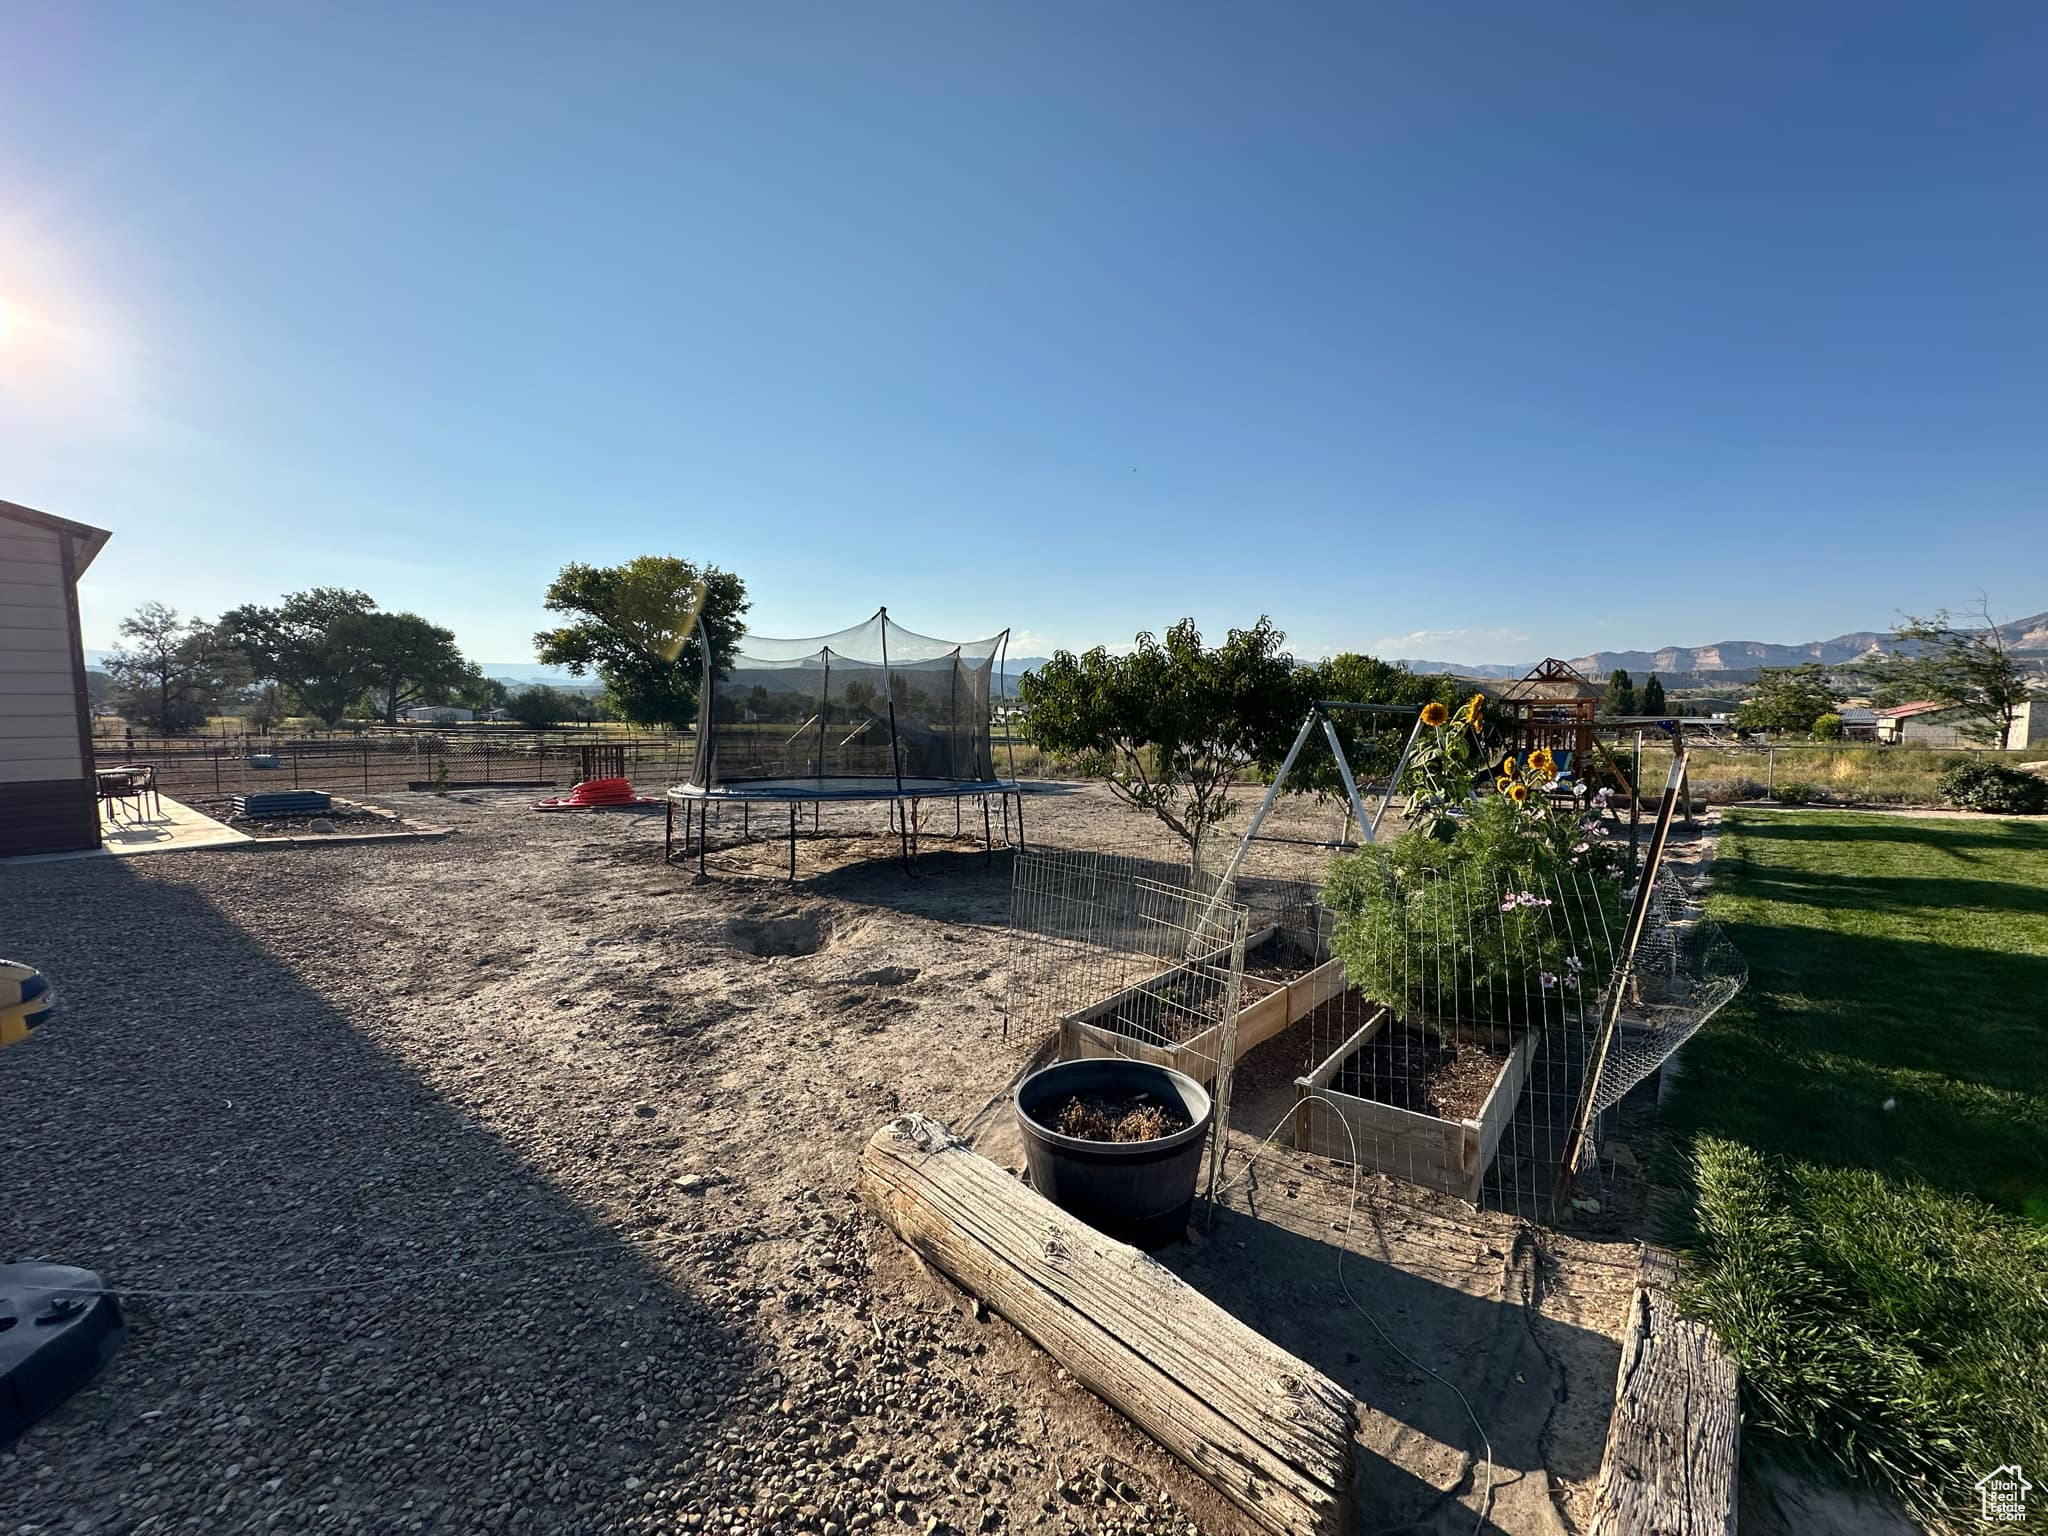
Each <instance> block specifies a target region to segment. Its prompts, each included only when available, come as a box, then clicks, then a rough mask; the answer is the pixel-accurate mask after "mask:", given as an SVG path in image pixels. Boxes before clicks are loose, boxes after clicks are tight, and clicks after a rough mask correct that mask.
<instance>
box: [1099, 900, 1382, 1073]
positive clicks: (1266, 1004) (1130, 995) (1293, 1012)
mask: <svg viewBox="0 0 2048 1536" xmlns="http://www.w3.org/2000/svg"><path fill="white" fill-rule="evenodd" d="M1276 938H1280V939H1287V940H1291V941H1292V942H1294V943H1296V944H1298V945H1299V946H1300V947H1302V948H1303V949H1306V950H1308V951H1310V952H1311V953H1313V952H1314V948H1315V943H1314V937H1313V935H1310V934H1308V933H1305V932H1304V931H1302V930H1300V929H1297V928H1286V927H1282V926H1281V925H1279V924H1277V923H1276V924H1272V925H1270V926H1268V927H1265V928H1261V929H1260V930H1259V931H1258V932H1257V933H1254V934H1252V935H1250V936H1249V937H1248V938H1247V939H1246V940H1245V952H1246V953H1247V954H1249V953H1250V952H1251V951H1253V950H1255V949H1257V948H1259V947H1260V946H1261V945H1263V944H1266V943H1268V942H1270V941H1271V940H1273V939H1276ZM1229 961H1230V951H1229V950H1227V949H1219V950H1216V951H1215V952H1213V953H1211V954H1207V955H1202V956H1199V957H1197V958H1196V959H1193V960H1189V961H1185V962H1183V963H1182V964H1179V965H1171V966H1168V967H1166V968H1165V969H1164V970H1160V971H1155V972H1153V973H1152V974H1151V975H1150V976H1147V977H1144V978H1143V979H1142V980H1139V981H1134V982H1132V983H1131V984H1130V985H1129V986H1127V987H1124V988H1122V989H1121V990H1120V991H1116V992H1112V993H1111V994H1110V995H1109V996H1108V997H1105V998H1103V999H1102V1000H1101V1001H1100V1002H1095V1003H1090V1004H1089V1005H1088V1006H1087V1007H1086V1008H1082V1009H1079V1010H1077V1011H1075V1012H1073V1013H1068V1014H1062V1015H1061V1017H1060V1050H1059V1055H1060V1060H1062V1061H1073V1060H1077V1059H1082V1058H1093V1057H1100V1056H1122V1057H1126V1058H1129V1059H1131V1060H1135V1061H1149V1062H1152V1063H1153V1064H1154V1065H1156V1066H1162V1067H1172V1068H1173V1069H1174V1070H1176V1071H1179V1072H1185V1073H1186V1074H1187V1075H1188V1076H1189V1077H1192V1078H1193V1079H1194V1080H1195V1081H1196V1082H1198V1083H1203V1084H1207V1083H1209V1082H1212V1081H1213V1080H1214V1079H1215V1077H1216V1072H1217V1068H1218V1067H1219V1066H1221V1065H1222V1055H1223V1048H1222V1042H1221V1040H1220V1039H1219V1038H1218V1036H1219V1035H1220V1033H1221V1032H1222V1026H1221V1025H1220V1024H1211V1025H1210V1026H1209V1027H1208V1028H1207V1029H1204V1030H1202V1031H1200V1032H1199V1033H1197V1034H1194V1035H1191V1036H1189V1037H1188V1038H1187V1039H1186V1040H1183V1041H1181V1042H1180V1043H1179V1044H1177V1045H1162V1044H1160V1043H1159V1042H1157V1041H1153V1040H1142V1039H1139V1038H1138V1037H1137V1036H1135V1035H1130V1034H1126V1033H1125V1032H1124V1031H1123V1030H1121V1029H1119V1028H1117V1027H1116V1025H1115V1023H1114V1019H1113V1016H1114V1015H1115V1014H1116V1012H1117V1011H1118V1010H1119V1009H1120V1008H1122V1007H1124V1006H1125V1005H1126V1004H1129V1003H1133V1002H1137V1001H1139V1000H1140V999H1143V998H1153V999H1154V1000H1158V997H1157V994H1158V992H1159V990H1160V989H1161V988H1163V987H1166V986H1170V985H1171V984H1172V982H1173V980H1174V978H1175V977H1177V976H1181V975H1185V974H1188V973H1191V972H1195V971H1200V970H1205V969H1210V968H1213V967H1216V966H1219V965H1228V964H1229ZM1242 986H1243V991H1242V992H1241V993H1240V994H1239V1001H1238V1010H1237V1028H1236V1030H1235V1032H1234V1035H1233V1040H1232V1046H1231V1056H1230V1061H1231V1065H1233V1066H1235V1065H1236V1063H1237V1061H1238V1058H1239V1057H1241V1056H1243V1055H1244V1053H1245V1052H1246V1051H1249V1050H1251V1049H1252V1048H1253V1047H1254V1046H1257V1045H1262V1044H1264V1043H1265V1042H1266V1041H1268V1040H1270V1039H1272V1038H1273V1037H1274V1036H1275V1035H1277V1034H1279V1033H1280V1031H1282V1030H1283V1029H1285V1028H1287V1026H1288V1025H1290V1024H1294V1023H1297V1022H1299V1021H1300V1020H1302V1019H1305V1018H1307V1017H1308V1016H1309V1015H1310V1014H1311V1013H1313V1012H1314V1011H1315V1010H1316V1009H1317V1008H1318V1007H1320V1006H1321V1005H1322V1004H1324V1003H1326V1002H1328V1001H1329V1000H1330V999H1331V998H1333V997H1336V996H1337V995H1338V994H1340V993H1341V992H1343V990H1344V972H1343V967H1342V964H1341V963H1340V962H1339V961H1337V960H1334V959H1332V960H1326V961H1324V962H1323V963H1322V964H1321V965H1319V966H1317V967H1316V968H1315V969H1314V970H1312V971H1310V972H1309V973H1308V974H1307V975H1305V976H1297V977H1295V978H1294V979H1293V980H1291V981H1272V980H1268V979H1267V978H1266V977H1264V976H1246V977H1245V978H1244V979H1243V982H1242ZM1105 1020H1108V1021H1110V1022H1103V1021H1105Z"/></svg>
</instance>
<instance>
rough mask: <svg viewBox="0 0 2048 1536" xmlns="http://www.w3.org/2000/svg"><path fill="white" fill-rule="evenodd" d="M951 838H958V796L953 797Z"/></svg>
mask: <svg viewBox="0 0 2048 1536" xmlns="http://www.w3.org/2000/svg"><path fill="white" fill-rule="evenodd" d="M953 836H954V837H955V838H958V837H959V836H960V797H959V796H958V795H955V796H954V797H953Z"/></svg>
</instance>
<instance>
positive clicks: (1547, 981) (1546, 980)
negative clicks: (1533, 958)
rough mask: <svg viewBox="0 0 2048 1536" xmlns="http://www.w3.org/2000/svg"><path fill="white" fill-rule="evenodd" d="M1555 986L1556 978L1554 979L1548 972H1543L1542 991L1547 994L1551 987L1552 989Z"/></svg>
mask: <svg viewBox="0 0 2048 1536" xmlns="http://www.w3.org/2000/svg"><path fill="white" fill-rule="evenodd" d="M1556 985H1557V978H1556V977H1555V976H1553V975H1552V974H1551V973H1550V972H1548V971H1545V972H1544V973H1543V990H1544V991H1546V992H1548V991H1549V990H1550V989H1551V988H1552V987H1554V986H1556Z"/></svg>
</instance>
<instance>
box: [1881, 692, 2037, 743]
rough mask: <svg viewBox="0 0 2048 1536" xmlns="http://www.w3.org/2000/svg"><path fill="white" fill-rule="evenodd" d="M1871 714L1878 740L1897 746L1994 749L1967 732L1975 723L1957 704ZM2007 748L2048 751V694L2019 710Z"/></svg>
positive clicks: (1927, 704) (1931, 704)
mask: <svg viewBox="0 0 2048 1536" xmlns="http://www.w3.org/2000/svg"><path fill="white" fill-rule="evenodd" d="M1871 713H1872V714H1873V715H1874V716H1875V717H1876V722H1877V739H1878V740H1879V741H1880V742H1886V743H1889V744H1891V745H1894V746H1922V747H1981V746H1989V745H1993V743H1989V742H1983V741H1979V740H1977V739H1976V738H1974V737H1972V736H1971V735H1969V734H1968V733H1967V732H1966V731H1965V729H1964V727H1965V726H1967V725H1969V724H1970V723H1971V716H1970V715H1969V714H1968V713H1967V712H1966V711H1964V710H1961V709H1958V708H1956V707H1955V706H1954V705H1953V704H1941V703H1937V702H1933V701H1930V700H1925V699H1923V700H1921V701H1920V702H1918V703H1915V704H1895V705H1892V706H1891V707H1890V708H1888V709H1879V710H1873V711H1872V712H1871ZM1847 719H1848V712H1847V711H1846V710H1845V711H1844V712H1843V720H1844V721H1845V722H1846V721H1847ZM2003 745H2004V747H2005V749H2006V750H2007V751H2009V752H2017V751H2020V750H2022V749H2023V748H2027V747H2048V694H2044V693H2037V694H2035V695H2034V696H2033V697H2032V698H2030V699H2028V700H2027V701H2026V702H2025V703H2023V704H2021V705H2020V706H2019V709H2018V710H2017V711H2016V712H2015V714H2014V717H2013V722H2012V731H2011V733H2010V734H2009V735H2008V736H2007V738H2006V740H2005V742H2004V743H2003Z"/></svg>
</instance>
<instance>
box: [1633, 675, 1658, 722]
mask: <svg viewBox="0 0 2048 1536" xmlns="http://www.w3.org/2000/svg"><path fill="white" fill-rule="evenodd" d="M1636 707H1637V708H1638V709H1640V710H1641V711H1642V712H1643V713H1644V714H1646V715H1661V714H1663V713H1664V709H1665V704H1664V684H1663V683H1662V682H1660V681H1659V680H1658V678H1657V674H1656V673H1654V672H1652V673H1651V674H1650V675H1649V676H1648V677H1646V678H1644V679H1643V691H1642V693H1641V694H1640V695H1639V696H1638V697H1637V699H1636Z"/></svg>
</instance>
